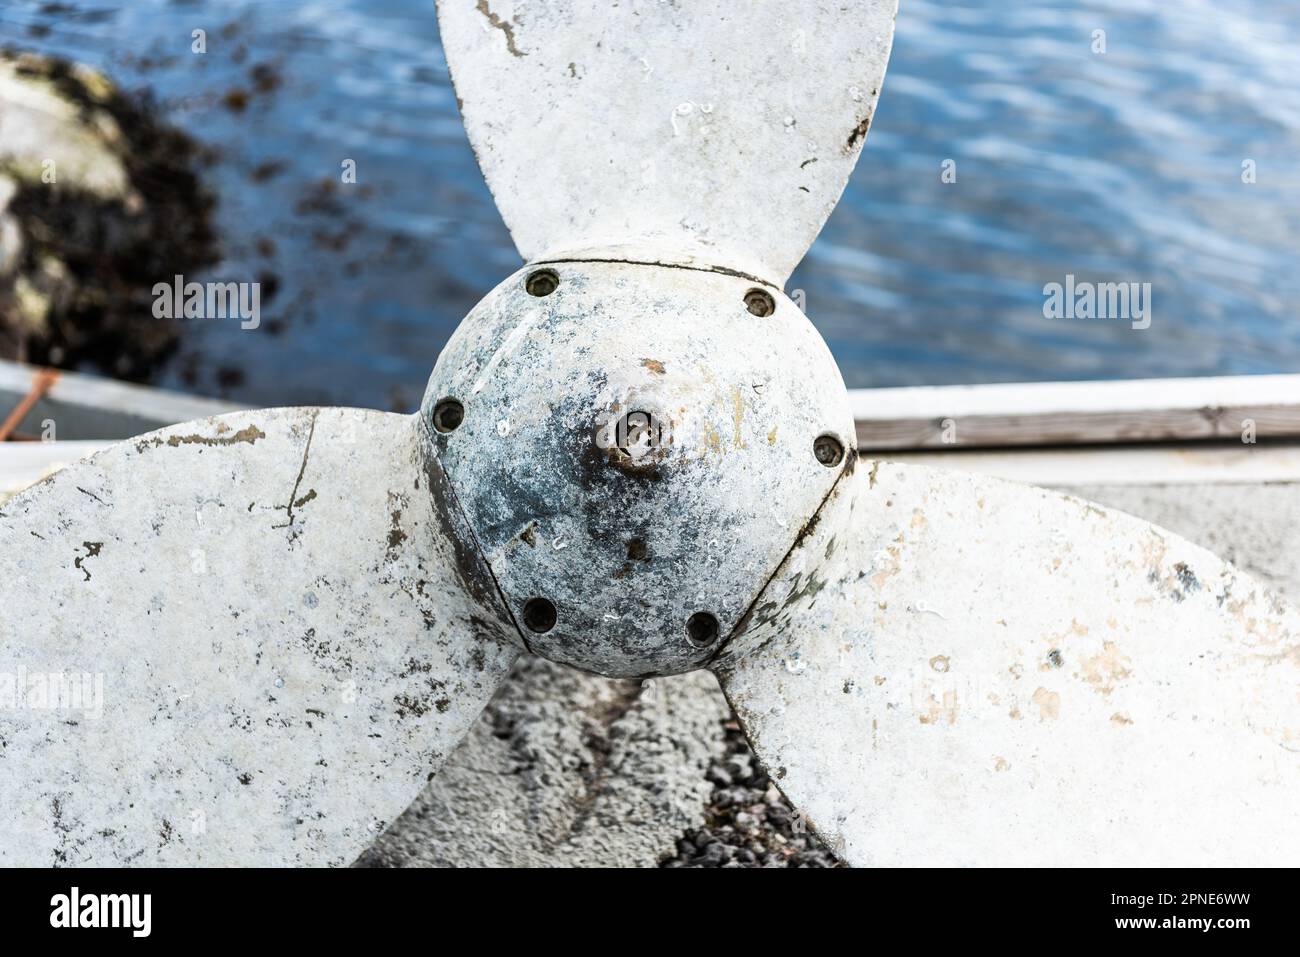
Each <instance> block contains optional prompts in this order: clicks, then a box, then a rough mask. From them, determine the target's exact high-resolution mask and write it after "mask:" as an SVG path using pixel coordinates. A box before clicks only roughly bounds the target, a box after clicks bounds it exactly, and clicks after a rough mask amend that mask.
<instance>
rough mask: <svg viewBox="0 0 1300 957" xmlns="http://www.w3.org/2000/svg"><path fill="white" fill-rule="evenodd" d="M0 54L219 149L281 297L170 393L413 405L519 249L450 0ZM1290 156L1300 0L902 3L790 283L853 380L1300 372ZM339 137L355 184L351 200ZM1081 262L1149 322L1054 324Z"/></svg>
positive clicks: (5, 6) (45, 15)
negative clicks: (1118, 288) (455, 53)
mask: <svg viewBox="0 0 1300 957" xmlns="http://www.w3.org/2000/svg"><path fill="white" fill-rule="evenodd" d="M196 28H202V29H205V30H207V32H208V37H209V40H208V53H207V55H205V56H202V57H196V56H194V55H192V54H191V53H190V34H191V31H192V30H193V29H196ZM1096 30H1104V31H1105V39H1106V52H1105V53H1098V52H1094V49H1093V46H1094V31H1096ZM0 43H4V44H7V45H11V46H20V47H24V48H28V49H35V50H38V51H42V52H54V53H60V54H64V55H67V56H71V57H74V58H76V59H80V60H83V61H86V62H89V63H92V64H94V65H97V66H100V67H102V68H104V69H106V70H107V71H109V72H110V74H111V75H113V76H114V77H115V78H116V79H117V80H118V81H119V82H121V83H123V84H124V85H125V86H127V87H128V88H131V89H137V90H141V91H147V92H149V93H151V94H152V96H153V97H154V98H155V99H156V100H157V102H158V103H159V105H160V106H161V107H162V109H163V110H164V112H165V114H166V115H167V116H168V117H169V118H170V119H171V120H172V121H174V122H175V123H177V124H179V125H181V126H182V127H184V128H185V129H187V130H188V131H189V132H191V133H192V134H193V135H194V136H196V137H197V138H198V139H200V140H201V141H203V142H204V143H206V144H209V145H210V146H212V147H214V149H215V156H216V159H215V161H214V163H213V165H212V167H211V169H210V170H209V171H208V175H209V180H210V182H211V183H212V184H213V187H214V189H215V190H216V192H217V193H218V195H219V200H220V207H219V226H220V229H221V232H222V236H223V246H224V256H225V260H224V262H223V263H221V264H220V265H219V266H218V267H216V268H214V269H213V271H212V272H213V275H214V276H219V277H222V278H232V277H243V276H249V275H253V276H267V277H274V279H275V281H276V284H277V288H276V291H275V295H274V298H273V299H271V300H270V301H269V302H267V303H265V304H264V307H263V313H264V317H265V318H264V324H263V328H262V329H260V330H258V331H257V332H241V331H239V330H238V328H237V327H236V326H235V325H234V324H230V323H227V324H211V323H210V324H207V325H204V326H195V327H193V328H192V329H191V330H189V333H190V334H189V335H188V337H187V339H186V345H185V347H184V349H183V350H182V353H181V355H179V356H178V357H177V358H176V359H175V360H174V361H173V362H172V363H171V364H169V366H168V367H167V368H166V369H165V370H163V372H162V373H161V375H160V377H159V380H160V381H161V382H162V383H164V384H168V385H173V386H181V387H185V388H190V389H194V390H196V391H200V392H207V393H224V394H227V395H231V396H233V397H236V398H238V399H240V400H243V401H248V402H253V403H261V404H270V403H276V404H282V403H297V402H338V403H348V404H357V405H368V406H378V407H385V408H387V407H391V408H399V409H406V408H409V407H411V406H412V405H413V404H414V403H415V402H416V401H417V400H418V397H419V395H420V393H421V391H422V388H423V384H424V380H425V379H426V377H427V375H428V372H429V369H430V368H431V367H432V364H433V361H434V359H435V358H436V356H437V354H438V351H439V350H440V349H441V347H442V345H443V343H444V342H445V341H446V338H447V336H448V335H449V334H450V333H451V330H452V329H453V328H454V327H455V325H456V323H457V322H458V321H459V320H460V318H461V317H462V316H463V315H464V314H465V312H466V311H468V310H469V308H470V307H471V306H472V305H473V304H474V302H475V301H476V300H477V299H478V298H479V297H480V296H481V295H482V294H483V293H485V292H486V291H487V290H488V289H490V288H491V287H492V286H493V285H494V284H495V283H496V282H497V281H498V280H499V279H500V278H501V277H502V276H503V275H505V273H506V272H508V271H509V270H511V269H513V268H514V267H515V266H516V265H517V263H518V257H517V255H516V254H515V252H514V248H513V246H512V245H511V244H510V239H509V236H508V234H507V233H506V231H505V228H504V226H502V224H501V222H500V220H499V218H498V217H497V214H496V211H495V209H494V207H493V206H492V201H491V197H490V196H489V194H488V191H487V189H486V187H485V186H484V185H483V182H482V180H481V178H480V176H479V173H478V170H477V167H476V166H475V163H474V159H473V156H472V154H471V152H470V150H469V147H468V144H467V143H466V141H465V137H464V132H463V130H462V128H461V125H460V120H459V117H458V115H457V112H456V106H455V99H454V96H453V94H452V91H451V88H450V85H449V83H448V80H447V76H446V68H445V63H444V61H443V57H442V51H441V48H440V46H439V41H438V32H437V24H436V21H435V18H434V15H433V3H432V0H304V2H289V0H275V2H270V0H262V2H251V0H194V2H164V0H130V2H127V0H73V2H63V3H49V2H35V0H3V2H2V3H0ZM1298 156H1300V7H1298V6H1297V5H1296V4H1295V3H1294V0H1234V2H1233V3H1231V4H1227V3H1222V2H1210V0H1124V2H1113V3H1111V2H1079V0H1024V2H1017V3H1007V2H1005V0H966V2H960V0H946V2H931V0H903V4H902V9H901V11H900V13H899V17H898V32H897V38H896V42H895V48H894V57H893V60H892V62H891V65H890V71H889V75H888V77H887V78H886V81H885V87H884V90H883V94H882V96H881V100H880V105H879V109H878V111H877V114H876V118H875V121H874V122H873V125H872V129H871V134H870V137H869V140H868V143H867V147H866V151H865V152H864V154H863V158H862V160H861V162H860V163H859V166H858V169H857V171H856V173H855V174H854V177H853V179H852V181H851V182H850V184H849V187H848V190H847V191H846V193H845V195H844V199H843V201H842V202H841V203H840V206H839V208H838V209H837V210H836V213H835V215H834V216H833V217H832V219H831V221H830V223H829V224H828V226H827V228H826V231H825V232H824V233H823V235H822V237H821V238H820V239H819V240H818V242H817V244H816V245H815V246H814V247H813V250H812V253H811V254H810V256H809V258H808V259H807V260H806V261H805V263H804V264H803V265H802V266H801V267H800V268H799V270H798V271H797V272H796V274H795V276H794V278H793V280H792V282H791V286H792V287H797V288H801V289H803V290H804V291H805V294H806V299H807V309H808V313H809V315H810V316H811V317H812V319H813V321H814V322H815V323H816V324H817V326H818V327H819V328H820V329H821V331H822V332H823V334H824V335H825V336H826V338H827V339H828V341H829V342H830V343H831V347H832V349H833V350H834V352H835V355H836V357H837V358H838V359H839V361H840V365H841V367H842V368H843V370H844V374H845V378H846V379H847V380H848V382H849V384H850V385H851V386H873V385H897V384H912V383H934V384H939V383H957V382H990V381H1016V380H1035V379H1064V378H1070V379H1090V378H1128V377H1145V376H1170V375H1210V374H1228V373H1245V372H1297V371H1300V308H1298V306H1300V164H1298V163H1297V157H1298ZM341 157H350V158H354V159H355V160H356V161H357V164H358V171H359V174H360V181H361V185H362V186H363V187H364V188H362V189H357V190H350V191H347V192H343V191H333V192H331V191H330V190H329V188H328V186H327V185H326V184H327V183H329V182H332V181H337V178H338V170H339V162H340V158H341ZM948 160H951V161H953V163H954V164H955V166H954V167H952V168H955V171H956V181H955V182H944V181H943V179H942V177H941V173H942V170H943V168H944V164H945V161H948ZM1247 160H1250V161H1253V164H1254V168H1255V171H1256V177H1255V179H1256V181H1255V182H1254V183H1245V182H1243V181H1242V169H1243V165H1242V164H1243V163H1244V162H1246V161H1247ZM1067 274H1073V275H1075V276H1076V277H1078V279H1079V280H1081V281H1087V280H1091V281H1098V282H1105V281H1124V282H1149V283H1151V286H1152V323H1151V327H1150V328H1149V329H1146V330H1135V329H1133V328H1131V326H1130V324H1129V323H1125V322H1114V321H1110V322H1106V321H1097V320H1094V321H1087V320H1077V319H1076V320H1067V319H1056V320H1050V319H1046V318H1044V316H1043V292H1042V290H1043V286H1044V285H1045V284H1047V283H1050V282H1063V281H1064V279H1065V276H1066V275H1067Z"/></svg>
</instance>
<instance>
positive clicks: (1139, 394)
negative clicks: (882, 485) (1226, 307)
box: [849, 375, 1300, 451]
mask: <svg viewBox="0 0 1300 957" xmlns="http://www.w3.org/2000/svg"><path fill="white" fill-rule="evenodd" d="M849 398H850V402H851V404H852V408H853V416H854V420H855V422H856V425H857V439H858V448H859V449H860V450H863V451H869V450H883V449H926V448H954V447H955V448H987V447H1002V446H1025V445H1083V444H1111V443H1128V442H1168V441H1179V442H1186V441H1203V440H1208V439H1236V440H1238V441H1240V440H1241V438H1242V435H1243V431H1244V430H1245V429H1246V423H1247V422H1248V421H1249V422H1253V423H1254V434H1255V437H1256V438H1258V439H1275V438H1294V437H1300V375H1260V376H1224V377H1205V378H1188V379H1129V380H1118V381H1113V382H1026V383H1005V384H996V385H974V386H921V387H913V388H902V389H855V390H851V391H850V393H849Z"/></svg>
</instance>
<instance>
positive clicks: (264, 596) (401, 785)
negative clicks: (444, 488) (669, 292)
mask: <svg viewBox="0 0 1300 957" xmlns="http://www.w3.org/2000/svg"><path fill="white" fill-rule="evenodd" d="M417 421H418V420H417V419H415V418H414V417H404V416H397V415H390V414H385V413H378V412H362V411H356V410H349V409H320V410H317V409H278V410H264V411H258V412H245V413H238V414H235V415H229V416H223V417H220V418H216V419H210V420H207V421H204V422H200V423H190V424H187V425H182V426H177V427H174V428H170V429H165V430H163V431H160V432H154V433H151V434H149V435H146V436H143V437H141V438H139V439H135V440H132V441H131V442H128V443H124V444H122V445H119V446H116V447H114V448H112V449H110V450H108V451H106V452H104V453H102V454H100V455H98V456H96V457H95V458H93V459H91V460H89V461H88V462H84V463H79V464H77V465H74V466H70V467H69V468H67V469H65V470H63V471H62V472H60V473H58V474H57V475H55V476H54V477H53V478H51V479H49V480H47V481H46V482H44V483H42V484H41V485H39V486H37V487H35V488H33V489H30V490H28V491H27V492H25V493H23V494H22V495H20V496H19V497H18V498H16V499H14V500H11V501H10V502H8V503H6V504H5V505H4V506H3V507H0V608H2V609H3V619H2V620H0V679H2V680H3V683H0V697H3V698H4V700H3V701H2V702H0V704H3V706H4V710H3V711H0V863H2V864H6V865H51V864H68V865H77V864H90V865H113V864H137V865H140V864H177V863H185V864H207V865H226V864H231V865H233V864H239V865H245V866H248V865H257V864H289V863H292V864H304V865H320V864H345V863H348V862H350V861H351V860H352V859H353V858H354V857H355V856H356V854H357V853H358V852H359V851H361V850H362V849H364V848H365V847H366V846H367V845H368V844H369V843H370V842H371V841H372V840H373V838H374V837H375V835H376V834H377V833H378V832H379V831H380V830H381V829H382V828H383V826H384V825H385V824H386V823H387V822H388V821H390V820H392V819H393V818H395V817H396V816H397V815H398V814H400V813H401V812H402V810H404V809H405V808H406V806H407V804H408V803H409V802H410V800H411V799H412V797H414V795H415V794H416V793H417V792H418V791H419V789H420V787H421V786H422V785H423V783H424V782H425V780H426V779H427V778H428V777H430V776H431V775H432V773H433V772H434V771H435V770H436V769H437V768H438V766H439V765H440V764H441V763H442V760H443V759H444V758H445V757H446V755H447V754H448V752H449V751H450V750H451V748H452V747H453V745H455V744H456V743H457V741H459V740H460V738H461V737H462V735H463V734H464V733H465V731H466V730H467V728H468V727H469V725H470V723H471V722H472V721H473V720H474V718H475V717H476V716H477V715H478V713H479V711H480V710H481V708H482V706H483V705H484V704H485V703H486V701H487V700H488V698H489V697H490V696H491V694H492V692H493V690H494V689H495V688H496V686H497V684H498V683H499V681H500V680H501V678H502V677H503V675H504V674H505V673H506V670H507V669H508V667H509V665H510V662H511V661H512V660H513V659H514V657H515V651H514V649H513V648H512V647H510V646H509V645H508V644H507V643H506V642H504V641H502V640H500V639H501V637H502V636H503V635H505V634H506V632H505V631H504V630H503V629H502V628H501V626H500V625H499V624H497V623H493V622H489V621H486V620H485V619H484V617H483V616H484V612H483V611H482V610H481V608H482V606H481V605H480V604H479V603H477V602H475V601H474V600H473V599H472V598H471V596H470V591H471V588H470V587H468V586H467V585H466V583H465V582H464V581H463V580H462V578H463V577H470V576H472V574H473V571H474V570H473V568H472V567H471V568H469V570H468V571H465V570H463V569H465V567H466V559H465V558H464V557H463V556H462V557H461V558H460V559H458V558H457V557H456V556H455V555H453V548H452V546H451V544H450V541H449V539H448V538H447V537H446V536H445V535H444V532H443V527H442V521H443V519H441V518H440V517H439V515H438V512H437V509H436V507H435V504H434V503H435V497H434V496H433V495H432V494H431V490H430V488H429V484H430V481H431V477H430V476H429V475H427V474H425V470H424V467H423V465H422V464H421V463H422V461H423V459H422V458H421V457H420V456H419V454H418V443H419V441H420V439H419V436H418V427H417ZM432 479H433V480H434V481H435V482H436V481H438V480H439V477H438V476H437V475H435V476H433V477H432ZM471 584H472V582H471ZM506 620H507V621H508V619H506ZM83 674H84V675H86V676H88V677H87V678H86V680H85V681H84V683H83V682H82V680H81V678H80V676H82V675H83ZM70 679H75V680H76V686H75V687H76V690H77V691H78V692H80V694H79V695H78V696H77V697H76V698H72V697H69V696H68V694H69V690H70V689H69V687H68V681H69V680H70ZM60 694H62V695H63V696H64V700H62V701H60V700H59V695H60Z"/></svg>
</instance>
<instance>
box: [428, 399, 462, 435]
mask: <svg viewBox="0 0 1300 957" xmlns="http://www.w3.org/2000/svg"><path fill="white" fill-rule="evenodd" d="M464 421H465V407H464V406H463V405H461V404H460V403H459V402H457V401H456V400H455V399H442V400H441V401H439V403H438V404H437V405H435V406H434V407H433V427H434V428H435V429H437V430H438V431H439V432H443V433H446V432H455V431H456V429H458V428H459V427H460V424H461V423H462V422H464Z"/></svg>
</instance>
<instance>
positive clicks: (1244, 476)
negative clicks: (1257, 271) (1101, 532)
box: [859, 442, 1300, 487]
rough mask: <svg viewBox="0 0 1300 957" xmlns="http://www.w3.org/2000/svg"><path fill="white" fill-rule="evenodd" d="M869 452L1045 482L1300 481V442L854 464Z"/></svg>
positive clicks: (940, 454)
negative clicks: (882, 461)
mask: <svg viewBox="0 0 1300 957" xmlns="http://www.w3.org/2000/svg"><path fill="white" fill-rule="evenodd" d="M874 458H880V459H884V460H886V461H890V462H907V463H911V464H915V465H929V466H932V467H934V468H943V469H959V470H961V471H967V472H978V473H981V474H983V475H993V476H996V477H998V478H1005V479H1010V480H1011V481H1013V482H1023V483H1025V484H1026V485H1043V486H1049V487H1063V486H1064V487H1068V486H1085V485H1088V486H1091V485H1260V484H1265V483H1300V442H1279V443H1276V444H1270V445H1240V444H1236V443H1207V444H1204V445H1196V446H1179V445H1114V446H1110V447H1108V448H1097V447H1091V448H1069V449H1004V450H999V451H989V450H965V449H952V448H945V450H944V451H933V452H883V453H878V454H877V453H869V454H867V455H864V456H863V462H862V463H861V465H860V466H859V467H860V468H861V467H867V468H870V460H871V459H874Z"/></svg>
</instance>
